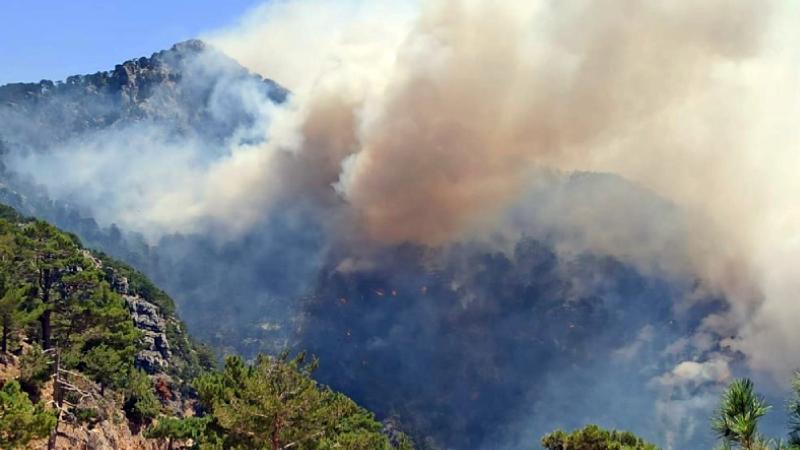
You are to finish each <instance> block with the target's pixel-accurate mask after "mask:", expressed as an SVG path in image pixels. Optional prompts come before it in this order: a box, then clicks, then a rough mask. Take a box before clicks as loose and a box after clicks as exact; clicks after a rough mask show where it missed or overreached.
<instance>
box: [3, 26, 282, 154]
mask: <svg viewBox="0 0 800 450" xmlns="http://www.w3.org/2000/svg"><path fill="white" fill-rule="evenodd" d="M245 82H253V84H254V85H255V86H260V88H261V89H262V91H263V93H265V94H266V96H267V97H268V98H269V99H271V100H273V101H275V102H283V101H284V100H285V99H286V96H287V94H288V92H287V91H286V90H285V89H283V88H282V87H280V86H278V85H277V84H276V83H275V82H273V81H271V80H264V79H261V78H260V77H258V76H257V75H253V74H251V73H249V72H247V71H246V70H244V69H243V68H242V67H241V66H239V65H238V64H236V62H234V61H233V60H231V59H229V58H227V57H225V56H224V55H222V54H220V53H218V52H216V51H214V50H213V49H211V48H209V47H208V46H206V45H205V44H204V43H203V42H202V41H198V40H191V41H186V42H182V43H179V44H176V45H174V46H173V47H172V48H170V49H169V50H163V51H160V52H157V53H154V54H153V55H152V56H150V57H149V58H146V57H143V58H138V59H132V60H129V61H125V62H124V63H122V64H118V65H117V66H116V67H114V69H113V70H110V71H107V72H97V73H95V74H91V75H75V76H71V77H69V78H67V79H66V80H65V81H64V82H53V81H50V80H42V81H40V82H38V83H14V84H8V85H4V86H0V123H2V124H3V125H2V127H0V142H2V144H0V146H2V147H0V148H5V149H6V150H8V151H20V149H28V150H32V151H46V150H48V149H49V148H51V147H52V146H53V145H54V144H56V143H58V142H59V141H64V140H67V139H70V138H73V137H75V136H79V135H81V134H83V133H87V132H91V131H97V130H101V129H105V128H109V127H122V126H125V125H127V124H130V123H131V122H137V121H157V122H159V123H161V124H163V125H166V126H169V127H170V128H172V129H174V131H175V132H179V133H188V132H192V133H199V134H200V135H202V136H203V138H206V139H215V140H219V139H224V138H225V137H226V136H228V135H230V133H231V132H232V130H233V128H235V127H236V126H238V125H239V124H240V123H241V122H242V121H246V120H252V117H248V114H247V113H248V111H247V109H246V107H245V105H242V104H231V105H229V106H230V111H229V112H230V113H231V114H230V115H229V116H226V117H220V116H215V115H214V114H213V112H212V111H211V106H212V103H213V102H214V101H216V99H217V98H218V97H219V96H220V95H224V92H223V93H220V92H219V91H220V90H224V89H225V88H226V86H231V85H236V84H237V83H245Z"/></svg>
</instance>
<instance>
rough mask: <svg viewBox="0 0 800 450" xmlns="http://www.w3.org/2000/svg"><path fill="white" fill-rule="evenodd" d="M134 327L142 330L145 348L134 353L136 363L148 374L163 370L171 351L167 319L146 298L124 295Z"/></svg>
mask: <svg viewBox="0 0 800 450" xmlns="http://www.w3.org/2000/svg"><path fill="white" fill-rule="evenodd" d="M123 298H124V299H125V301H126V302H127V303H128V308H130V311H131V316H133V322H134V323H135V324H136V328H138V329H139V330H141V331H142V333H143V338H142V339H143V341H144V344H145V349H144V350H142V351H140V352H139V353H138V354H137V355H136V365H137V366H139V368H140V369H142V370H144V371H145V372H147V373H149V374H154V373H158V372H162V371H164V370H165V369H166V368H167V367H168V366H169V364H170V360H171V358H172V352H170V348H169V340H168V339H167V321H166V319H164V317H162V316H161V314H160V313H159V310H158V307H157V306H156V305H154V304H152V303H150V302H148V301H147V300H145V299H143V298H141V297H138V296H134V295H124V296H123Z"/></svg>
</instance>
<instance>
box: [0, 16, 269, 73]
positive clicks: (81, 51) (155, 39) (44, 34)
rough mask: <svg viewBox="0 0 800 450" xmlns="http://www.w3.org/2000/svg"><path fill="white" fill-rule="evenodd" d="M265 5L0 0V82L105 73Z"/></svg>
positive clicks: (230, 21) (228, 22)
mask: <svg viewBox="0 0 800 450" xmlns="http://www.w3.org/2000/svg"><path fill="white" fill-rule="evenodd" d="M262 2H263V0H161V1H158V0H137V1H125V0H105V1H99V0H44V1H42V0H0V84H5V83H9V82H16V81H39V80H40V79H43V78H46V79H53V80H61V79H64V78H66V77H67V76H69V75H74V74H81V73H94V72H97V71H98V70H108V69H111V68H113V67H114V64H117V63H120V62H122V61H124V60H127V59H131V58H135V57H139V56H149V55H150V54H151V53H153V52H155V51H157V50H161V49H163V48H167V47H169V46H171V45H172V44H174V43H175V42H178V41H181V40H185V39H188V38H191V37H195V36H197V35H198V34H200V33H202V32H204V31H208V30H212V29H215V28H218V27H220V26H223V25H227V24H230V23H232V22H235V21H236V19H238V18H239V17H240V16H241V15H242V14H243V13H244V12H246V11H247V10H249V9H250V8H252V7H254V6H257V5H258V4H260V3H262Z"/></svg>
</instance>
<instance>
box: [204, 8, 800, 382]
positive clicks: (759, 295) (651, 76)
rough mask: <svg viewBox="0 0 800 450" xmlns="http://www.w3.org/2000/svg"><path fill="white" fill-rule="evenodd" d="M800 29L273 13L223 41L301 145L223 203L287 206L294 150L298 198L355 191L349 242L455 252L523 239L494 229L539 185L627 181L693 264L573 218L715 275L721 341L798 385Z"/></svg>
mask: <svg viewBox="0 0 800 450" xmlns="http://www.w3.org/2000/svg"><path fill="white" fill-rule="evenodd" d="M312 9H313V10H314V11H325V14H321V15H318V14H307V13H305V12H307V11H309V10H312ZM792 18H795V19H796V18H797V10H796V8H794V7H789V6H786V5H777V4H772V3H770V2H760V1H759V2H756V1H749V0H742V1H736V2H727V1H713V2H705V3H704V4H703V5H696V4H690V3H688V2H662V1H626V2H622V3H618V4H615V5H614V6H613V7H609V5H606V4H603V3H598V2H580V1H579V2H567V3H564V2H545V1H539V2H521V1H520V2H503V3H502V5H498V4H497V3H496V2H483V1H461V2H457V1H444V0H442V1H438V0H432V1H426V2H422V4H419V5H418V4H403V5H402V6H400V7H390V6H387V5H386V4H383V3H380V2H378V4H375V5H371V6H363V5H357V4H347V5H345V6H335V7H334V6H332V4H330V3H325V2H302V1H300V2H289V3H283V2H279V3H277V4H274V5H273V4H269V5H267V6H264V7H263V8H261V9H257V10H255V11H254V12H253V13H252V14H251V15H250V16H249V17H248V18H247V19H246V20H244V21H243V23H242V25H241V26H240V27H237V28H234V29H231V30H227V31H224V32H220V33H218V34H215V35H213V36H212V38H211V41H212V42H214V43H215V44H216V45H218V46H219V47H220V48H221V49H222V50H223V51H225V52H226V53H228V54H230V55H232V56H233V57H234V58H237V59H238V60H239V61H240V62H241V63H243V64H245V65H246V66H248V67H250V68H252V69H254V70H258V71H260V72H261V73H262V74H265V75H271V76H276V75H275V74H280V76H276V78H277V79H278V80H280V81H284V82H286V83H287V84H288V85H289V87H290V88H292V89H293V91H294V92H295V96H294V98H293V109H292V111H291V112H288V113H287V115H292V116H293V120H295V121H296V123H295V124H294V125H295V128H294V130H295V133H297V134H296V135H294V136H293V140H292V142H290V143H288V144H287V143H286V142H281V141H275V140H273V141H271V142H270V143H269V144H268V145H266V146H264V147H263V148H262V149H260V150H259V152H260V154H261V155H262V157H263V158H264V159H266V160H269V163H268V162H267V161H265V162H264V163H263V164H260V165H257V166H255V168H254V169H253V170H257V171H260V173H259V175H258V176H246V177H228V176H224V177H222V178H224V186H225V187H224V191H226V192H237V193H238V192H263V191H273V192H274V190H271V189H270V188H269V187H268V186H264V185H263V182H264V180H268V179H272V178H274V177H275V176H278V177H280V176H281V174H282V173H286V172H287V170H288V169H287V168H286V165H287V162H286V161H285V160H286V158H282V159H283V160H284V161H283V164H278V165H277V167H280V170H277V169H276V165H275V164H272V163H274V161H275V160H276V159H281V158H279V156H278V155H281V154H283V153H286V152H288V153H290V154H291V155H292V158H289V159H291V162H290V163H288V165H289V166H292V165H298V164H299V165H302V166H303V170H302V171H301V173H307V172H308V171H311V173H313V174H314V176H313V177H312V179H313V182H310V181H309V182H306V183H301V184H302V185H299V186H298V185H296V183H294V184H295V186H294V189H296V190H299V191H295V192H301V193H302V194H303V195H316V194H314V193H313V192H314V191H315V190H318V189H320V188H322V189H323V190H325V189H329V188H331V187H333V188H335V189H336V192H337V193H338V195H339V198H338V199H339V200H340V201H341V202H343V205H344V206H343V208H345V209H346V210H347V215H348V216H349V222H348V225H349V226H348V229H349V230H352V229H353V228H357V229H358V230H360V232H361V233H363V235H362V237H367V238H369V239H372V240H375V241H379V242H402V241H412V242H420V243H425V244H433V245H437V244H443V243H447V242H451V241H455V240H457V239H460V238H463V237H465V236H475V235H480V234H481V233H486V232H487V231H495V230H496V229H497V228H498V227H502V225H498V223H497V222H496V221H493V220H492V219H491V218H492V217H498V216H500V215H501V214H500V212H501V211H502V210H503V208H505V207H507V205H509V204H510V203H511V202H513V201H514V199H516V198H518V197H519V196H520V195H521V194H522V193H523V192H524V191H525V189H526V188H527V187H529V186H530V185H531V184H532V183H535V180H536V178H537V173H538V172H537V170H538V169H542V168H548V169H557V170H561V171H574V170H583V171H599V172H608V173H614V174H618V175H620V176H622V177H624V178H627V179H629V180H631V181H634V182H636V183H638V184H639V185H641V186H644V187H646V188H649V189H652V190H653V191H654V192H656V193H657V194H659V195H661V196H662V197H664V198H666V199H668V200H669V201H671V202H673V203H674V204H675V205H677V207H679V208H680V209H682V210H683V211H685V213H686V216H687V222H688V227H689V233H688V239H687V240H686V242H683V243H682V245H683V246H684V247H685V252H683V253H682V256H684V257H681V258H671V259H672V260H669V259H670V258H666V259H667V260H664V258H660V257H661V256H662V255H661V250H663V249H659V248H654V249H650V248H642V247H647V245H646V243H642V242H637V241H636V240H633V239H631V240H627V241H626V240H625V239H624V238H622V237H620V236H616V237H614V238H609V237H608V236H601V233H607V230H602V231H601V230H598V231H596V232H593V231H591V227H592V224H591V223H583V224H582V223H580V221H581V217H580V216H579V215H570V214H569V212H566V211H565V212H564V216H565V219H564V220H565V221H566V220H574V221H577V223H574V224H573V225H577V226H581V227H582V228H583V229H585V230H586V233H587V239H586V240H585V244H586V245H587V247H588V248H590V249H594V250H598V251H605V252H608V253H610V254H612V255H616V256H619V257H622V258H627V259H630V260H632V262H634V263H637V264H639V265H642V266H652V265H653V264H655V265H657V266H658V267H659V268H660V270H664V271H666V272H668V273H686V272H688V273H694V274H696V275H698V276H699V277H700V278H701V279H702V280H703V283H704V286H705V287H706V288H707V289H709V291H711V292H717V293H721V294H724V295H725V296H726V298H727V299H728V300H729V301H730V302H731V306H732V308H731V310H730V313H729V315H728V316H727V317H725V318H724V320H718V321H717V322H718V324H716V325H712V324H711V323H709V327H712V328H714V327H716V329H712V330H711V331H714V332H717V333H720V334H724V333H727V332H729V331H731V330H733V331H735V338H734V339H732V340H731V341H730V342H728V344H729V345H730V346H731V348H733V349H736V350H740V351H742V352H744V353H745V354H747V356H748V360H749V362H750V364H751V365H752V367H753V368H755V369H759V370H766V371H769V372H770V373H773V374H775V375H776V376H777V377H779V378H784V379H785V378H786V377H787V376H788V374H789V373H790V371H791V370H792V369H793V368H794V367H795V366H796V365H797V364H798V360H797V357H793V356H792V354H793V351H792V346H793V343H794V342H797V339H798V338H800V336H798V335H797V334H798V331H797V327H795V326H793V325H792V324H793V323H794V321H795V320H796V318H797V317H798V313H800V303H798V302H797V301H795V300H794V297H793V295H794V294H793V293H794V292H797V291H798V288H800V286H798V283H800V281H798V280H800V277H798V276H797V274H796V270H797V269H796V267H800V265H798V263H800V209H799V208H797V206H796V199H797V198H798V195H800V178H798V177H797V176H796V170H797V169H798V168H800V154H798V153H797V152H796V151H795V148H796V145H797V143H798V139H797V138H798V135H797V132H796V127H795V126H794V124H793V123H792V120H793V119H792V118H793V117H797V116H796V113H797V112H798V106H800V103H798V98H797V93H798V92H800V91H799V90H798V83H797V80H798V78H797V75H798V70H797V69H798V67H797V61H796V57H795V55H794V54H793V53H792V49H793V48H796V44H797V43H798V40H797V37H798V36H797V31H795V30H794V29H793V28H791V27H790V26H788V24H789V23H791V20H790V19H792ZM295 37H297V39H295ZM309 40H312V41H309ZM262 49H263V50H262ZM305 56H307V57H308V58H304V57H305ZM284 71H287V73H285V74H284ZM237 164H238V158H237V155H236V154H234V155H233V157H232V158H231V159H230V160H229V161H225V162H223V163H221V166H222V167H227V166H230V167H236V166H237ZM220 170H221V171H222V173H223V174H224V173H225V171H224V169H223V168H220ZM289 173H295V172H294V171H292V170H289ZM210 175H211V177H212V180H215V179H217V178H215V177H214V176H213V175H214V174H210ZM242 178H243V180H242ZM240 181H244V182H245V183H247V182H248V181H251V182H253V183H255V185H252V186H248V187H246V188H244V187H241V186H237V185H236V183H238V182H240ZM220 183H222V182H220ZM207 200H208V204H207V205H205V206H206V207H207V208H208V214H209V215H210V216H213V213H214V211H215V208H216V207H217V206H218V203H217V202H215V201H214V199H213V198H210V199H207ZM224 203H225V205H226V207H227V208H231V209H235V210H240V209H241V208H247V207H253V204H252V200H251V198H250V196H237V195H234V196H232V197H226V198H225V202H224ZM632 214H633V217H632V218H631V220H637V219H636V215H635V212H633V213H632ZM593 235H594V237H596V239H593ZM765 349H771V351H765Z"/></svg>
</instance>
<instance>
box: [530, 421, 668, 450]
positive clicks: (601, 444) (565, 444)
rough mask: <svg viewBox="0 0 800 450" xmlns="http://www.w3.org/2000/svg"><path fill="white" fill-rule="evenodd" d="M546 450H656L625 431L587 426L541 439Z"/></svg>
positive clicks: (653, 446)
mask: <svg viewBox="0 0 800 450" xmlns="http://www.w3.org/2000/svg"><path fill="white" fill-rule="evenodd" d="M542 446H543V447H544V448H545V449H546V450H658V447H656V446H655V445H653V444H650V443H647V442H645V441H644V440H643V439H641V438H639V437H637V436H636V435H634V434H633V433H630V432H627V431H616V430H610V431H609V430H604V429H602V428H600V427H598V426H597V425H588V426H586V427H584V428H581V429H579V430H575V431H573V432H571V433H566V432H564V431H562V430H556V431H554V432H552V433H550V434H548V435H546V436H544V437H543V438H542Z"/></svg>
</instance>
